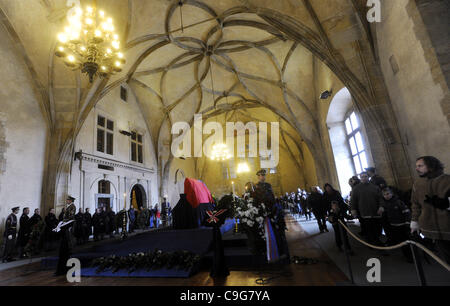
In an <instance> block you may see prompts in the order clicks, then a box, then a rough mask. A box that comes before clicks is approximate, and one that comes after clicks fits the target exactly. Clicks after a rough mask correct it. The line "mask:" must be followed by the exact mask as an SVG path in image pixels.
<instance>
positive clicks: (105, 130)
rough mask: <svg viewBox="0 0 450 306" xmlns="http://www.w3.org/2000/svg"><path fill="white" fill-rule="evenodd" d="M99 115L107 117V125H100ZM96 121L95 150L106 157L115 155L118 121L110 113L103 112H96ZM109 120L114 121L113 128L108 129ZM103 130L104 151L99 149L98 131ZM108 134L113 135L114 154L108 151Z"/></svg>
mask: <svg viewBox="0 0 450 306" xmlns="http://www.w3.org/2000/svg"><path fill="white" fill-rule="evenodd" d="M99 117H103V118H104V119H105V125H104V126H100V125H99V120H98V119H99ZM94 120H95V122H94V131H95V132H94V152H95V153H96V154H98V155H101V156H104V157H114V156H115V154H116V151H117V150H116V129H117V128H116V126H117V122H116V121H115V120H114V119H113V118H112V117H111V116H109V115H107V114H105V113H103V112H96V113H95V118H94ZM108 121H111V122H112V123H113V129H112V130H110V129H108ZM99 130H102V131H103V134H104V138H103V148H104V151H103V152H102V151H99V150H98V131H99ZM108 134H111V135H112V146H111V150H112V154H110V153H108Z"/></svg>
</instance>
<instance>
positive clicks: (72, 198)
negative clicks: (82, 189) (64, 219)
mask: <svg viewBox="0 0 450 306" xmlns="http://www.w3.org/2000/svg"><path fill="white" fill-rule="evenodd" d="M67 200H69V201H75V198H74V197H72V196H67Z"/></svg>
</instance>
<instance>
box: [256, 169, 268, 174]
mask: <svg viewBox="0 0 450 306" xmlns="http://www.w3.org/2000/svg"><path fill="white" fill-rule="evenodd" d="M266 173H267V171H266V170H265V169H261V170H259V171H258V172H256V175H266Z"/></svg>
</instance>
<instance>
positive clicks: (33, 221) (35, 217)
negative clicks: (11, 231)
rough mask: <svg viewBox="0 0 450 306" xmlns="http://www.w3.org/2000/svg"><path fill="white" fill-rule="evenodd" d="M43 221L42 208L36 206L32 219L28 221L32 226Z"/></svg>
mask: <svg viewBox="0 0 450 306" xmlns="http://www.w3.org/2000/svg"><path fill="white" fill-rule="evenodd" d="M41 221H42V217H41V215H40V210H39V208H36V209H35V210H34V215H33V216H31V218H30V220H29V221H28V223H29V225H30V228H33V226H35V225H36V224H38V223H39V222H41Z"/></svg>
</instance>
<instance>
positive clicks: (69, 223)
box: [54, 196, 77, 276]
mask: <svg viewBox="0 0 450 306" xmlns="http://www.w3.org/2000/svg"><path fill="white" fill-rule="evenodd" d="M74 201H75V198H74V197H71V196H68V197H67V199H66V210H65V212H64V217H63V221H62V222H60V223H59V224H58V226H57V227H56V229H55V231H58V230H59V231H60V234H61V243H60V246H59V258H58V266H57V268H56V272H55V274H54V275H55V276H59V275H64V274H66V273H67V271H68V268H67V266H66V264H67V260H69V258H70V253H71V250H72V244H73V242H72V237H71V235H72V233H71V229H72V227H73V223H74V221H75V213H76V210H77V209H76V207H75V204H74V203H73V202H74Z"/></svg>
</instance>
